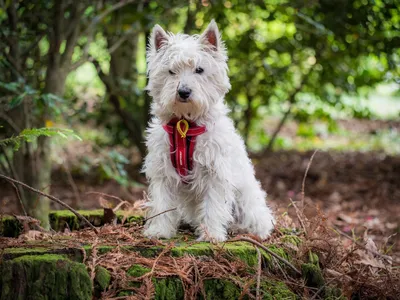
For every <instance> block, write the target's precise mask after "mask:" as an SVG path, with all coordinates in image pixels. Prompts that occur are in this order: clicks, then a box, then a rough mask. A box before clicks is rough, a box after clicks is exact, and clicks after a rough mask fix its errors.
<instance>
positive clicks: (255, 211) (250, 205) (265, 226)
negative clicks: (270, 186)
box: [237, 180, 274, 239]
mask: <svg viewBox="0 0 400 300" xmlns="http://www.w3.org/2000/svg"><path fill="white" fill-rule="evenodd" d="M240 192H241V193H240V194H239V195H238V198H239V199H238V202H237V206H238V207H239V208H240V209H238V212H239V213H240V215H239V216H238V217H237V219H238V221H239V223H238V224H237V226H238V227H239V228H240V229H242V230H244V231H247V232H249V233H252V234H255V235H257V236H259V237H260V238H262V239H265V238H267V237H268V236H269V235H270V233H271V231H272V230H273V228H274V217H273V215H272V211H271V209H270V208H269V207H268V206H267V204H266V202H265V198H266V193H265V192H264V191H263V190H262V189H261V187H260V183H259V182H258V181H256V180H254V182H251V183H249V184H246V185H245V186H244V187H243V188H242V189H241V191H240Z"/></svg>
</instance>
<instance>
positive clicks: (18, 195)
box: [10, 182, 28, 216]
mask: <svg viewBox="0 0 400 300" xmlns="http://www.w3.org/2000/svg"><path fill="white" fill-rule="evenodd" d="M10 183H11V184H12V186H13V187H14V190H15V194H16V195H17V198H18V201H19V204H20V205H21V209H22V211H23V212H24V215H25V216H27V215H28V214H27V213H26V210H25V206H24V203H23V202H22V199H21V195H20V194H19V191H18V187H17V186H16V185H15V183H14V182H10Z"/></svg>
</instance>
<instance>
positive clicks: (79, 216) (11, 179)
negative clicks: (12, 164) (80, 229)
mask: <svg viewBox="0 0 400 300" xmlns="http://www.w3.org/2000/svg"><path fill="white" fill-rule="evenodd" d="M0 178H3V179H5V180H7V181H9V182H12V183H16V184H19V185H21V186H22V187H24V188H26V189H28V190H30V191H31V192H34V193H36V194H39V195H41V196H44V197H46V198H48V199H50V200H53V201H54V202H56V203H58V204H60V205H61V206H63V207H65V208H66V209H68V210H70V211H71V212H72V213H74V214H75V216H77V217H78V218H79V219H81V220H82V221H84V222H85V223H86V224H87V225H88V226H89V227H91V228H92V229H93V230H94V232H96V233H99V231H98V230H97V228H96V227H94V226H93V225H92V223H90V222H89V220H88V219H86V218H85V217H84V216H82V215H81V214H80V213H78V212H77V211H76V210H75V209H73V208H72V207H71V206H69V205H68V204H66V203H64V202H63V201H61V200H60V199H58V198H56V197H54V196H52V195H48V194H46V193H43V192H41V191H39V190H37V189H35V188H33V187H30V186H29V185H27V184H25V183H23V182H21V181H18V180H15V179H13V178H10V177H8V176H5V175H3V174H0Z"/></svg>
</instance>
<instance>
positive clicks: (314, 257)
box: [308, 251, 319, 266]
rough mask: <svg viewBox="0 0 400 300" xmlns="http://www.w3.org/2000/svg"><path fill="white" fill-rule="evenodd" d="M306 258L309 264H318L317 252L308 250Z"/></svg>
mask: <svg viewBox="0 0 400 300" xmlns="http://www.w3.org/2000/svg"><path fill="white" fill-rule="evenodd" d="M308 260H309V262H310V263H311V264H313V265H316V266H319V257H318V255H317V254H315V253H313V252H311V251H309V253H308Z"/></svg>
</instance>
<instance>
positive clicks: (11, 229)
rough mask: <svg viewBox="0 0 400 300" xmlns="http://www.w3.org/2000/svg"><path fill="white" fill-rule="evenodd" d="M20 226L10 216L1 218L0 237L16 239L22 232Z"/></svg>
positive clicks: (15, 219)
mask: <svg viewBox="0 0 400 300" xmlns="http://www.w3.org/2000/svg"><path fill="white" fill-rule="evenodd" d="M22 229H23V228H22V224H21V223H20V222H19V221H18V220H17V218H14V217H12V216H3V217H2V218H1V219H0V236H4V237H18V236H19V235H20V234H21V232H22Z"/></svg>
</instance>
